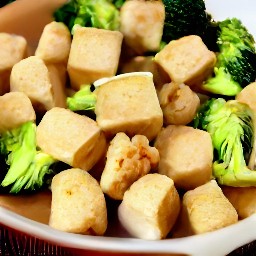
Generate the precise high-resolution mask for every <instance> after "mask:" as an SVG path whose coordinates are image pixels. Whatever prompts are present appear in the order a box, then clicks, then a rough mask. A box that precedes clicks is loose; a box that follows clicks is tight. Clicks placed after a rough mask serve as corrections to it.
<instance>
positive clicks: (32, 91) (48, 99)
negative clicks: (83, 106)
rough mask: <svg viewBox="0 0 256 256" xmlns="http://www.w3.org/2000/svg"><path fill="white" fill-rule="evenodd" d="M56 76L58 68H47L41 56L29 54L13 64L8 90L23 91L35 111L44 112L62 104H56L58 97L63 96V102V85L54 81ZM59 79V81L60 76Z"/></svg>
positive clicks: (63, 100)
mask: <svg viewBox="0 0 256 256" xmlns="http://www.w3.org/2000/svg"><path fill="white" fill-rule="evenodd" d="M52 72H55V74H53V73H52ZM58 76H59V73H58V69H51V70H49V69H48V67H47V66H46V64H45V63H44V61H43V60H42V59H41V58H39V57H38V56H30V57H28V58H25V59H23V60H21V61H19V62H18V63H16V64H15V65H14V66H13V68H12V71H11V77H10V90H11V91H20V92H24V93H25V94H26V95H27V96H28V97H29V98H30V100H31V102H32V104H33V106H34V108H35V110H36V112H43V113H44V112H45V111H46V110H49V109H51V108H53V107H63V106H64V105H63V104H60V105H59V104H58V102H59V98H60V97H63V99H62V101H61V102H65V98H66V96H65V92H64V85H60V83H56V81H57V80H56V79H57V77H58ZM53 77H54V79H53ZM51 79H53V80H51ZM59 79H60V81H61V78H59ZM56 87H59V88H58V89H57V88H56ZM58 90H59V93H58V94H57V93H56V91H58ZM60 92H61V93H60Z"/></svg>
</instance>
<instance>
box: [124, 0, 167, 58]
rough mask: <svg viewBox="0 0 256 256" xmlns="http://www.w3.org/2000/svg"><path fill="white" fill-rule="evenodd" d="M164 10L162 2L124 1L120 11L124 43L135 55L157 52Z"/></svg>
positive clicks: (161, 33)
mask: <svg viewBox="0 0 256 256" xmlns="http://www.w3.org/2000/svg"><path fill="white" fill-rule="evenodd" d="M164 19H165V9H164V5H163V3H162V1H140V0H134V1H126V2H124V4H123V5H122V7H121V10H120V21H121V26H120V31H121V32H122V33H123V35H124V42H125V43H126V44H127V45H128V46H129V47H131V48H132V49H133V50H134V51H135V52H137V54H142V53H144V52H150V51H158V50H159V47H160V42H161V39H162V35H163V27H164Z"/></svg>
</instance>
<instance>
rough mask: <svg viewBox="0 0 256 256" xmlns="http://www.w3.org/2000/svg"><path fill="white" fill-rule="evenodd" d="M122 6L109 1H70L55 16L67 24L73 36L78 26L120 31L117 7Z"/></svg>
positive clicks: (116, 2)
mask: <svg viewBox="0 0 256 256" xmlns="http://www.w3.org/2000/svg"><path fill="white" fill-rule="evenodd" d="M115 4H116V5H115ZM121 4H122V3H118V1H114V2H113V3H112V2H111V1H108V0H70V1H68V2H67V3H65V4H64V5H63V6H61V7H60V8H58V9H57V10H56V11H55V12H54V14H53V16H54V19H55V21H58V22H63V23H64V24H66V25H67V26H68V28H69V30H70V31H71V33H72V34H73V32H74V30H73V29H74V26H76V25H80V26H82V27H95V28H102V29H108V30H118V29H119V26H120V16H119V9H118V8H117V6H118V5H121Z"/></svg>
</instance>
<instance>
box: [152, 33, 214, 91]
mask: <svg viewBox="0 0 256 256" xmlns="http://www.w3.org/2000/svg"><path fill="white" fill-rule="evenodd" d="M155 61H156V63H158V64H159V65H160V66H161V67H162V68H163V69H164V70H165V71H166V72H167V73H168V74H169V76H170V78H171V80H172V81H174V82H177V83H185V84H186V85H189V86H193V85H195V84H198V83H200V82H202V81H204V80H205V79H206V78H207V77H208V76H209V74H211V73H212V71H213V67H214V65H215V63H216V55H215V53H214V52H212V51H210V50H208V48H207V46H206V45H205V44H204V42H203V41H202V39H201V38H200V37H199V36H196V35H189V36H184V37H182V38H180V39H177V40H172V41H171V42H169V43H168V44H167V45H166V46H165V47H164V48H163V49H162V50H161V51H160V52H158V53H157V54H156V55H155Z"/></svg>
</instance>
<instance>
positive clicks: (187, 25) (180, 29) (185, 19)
mask: <svg viewBox="0 0 256 256" xmlns="http://www.w3.org/2000/svg"><path fill="white" fill-rule="evenodd" d="M163 4H164V6H165V21H164V30H163V38H162V39H163V41H164V42H167V43H168V42H170V41H171V40H176V39H179V38H181V37H183V36H187V35H198V36H200V37H203V36H204V34H205V33H206V30H207V26H208V22H209V20H208V15H207V12H206V7H205V2H204V0H163Z"/></svg>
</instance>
